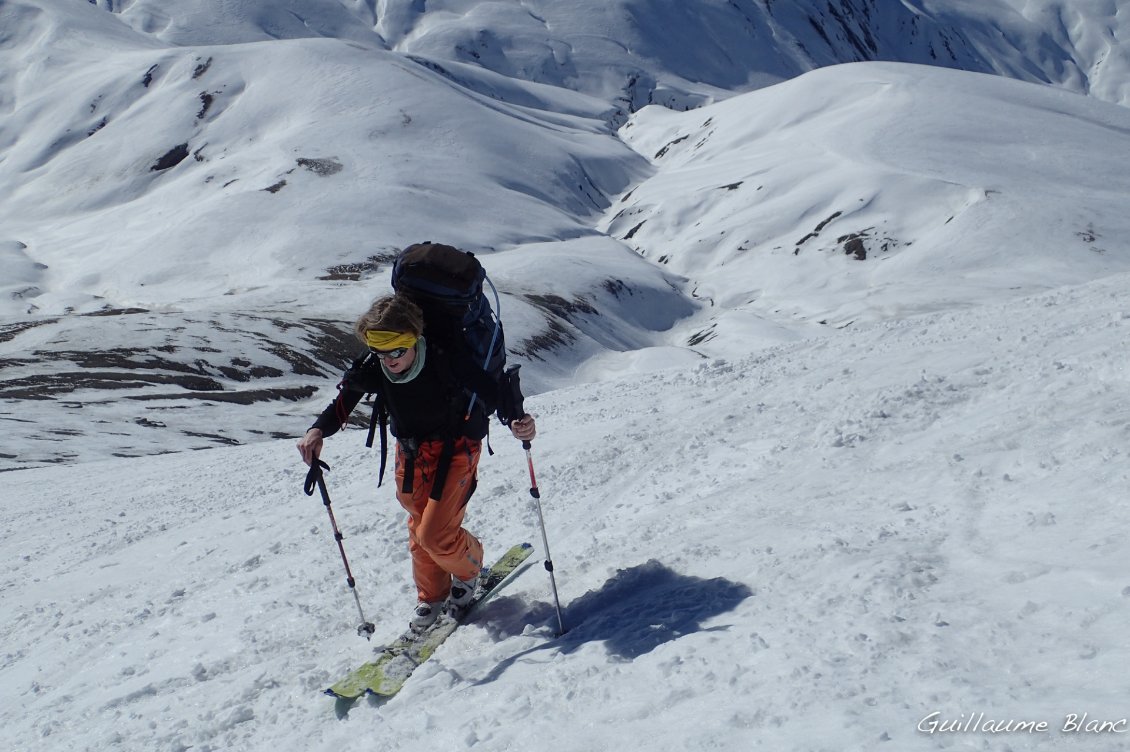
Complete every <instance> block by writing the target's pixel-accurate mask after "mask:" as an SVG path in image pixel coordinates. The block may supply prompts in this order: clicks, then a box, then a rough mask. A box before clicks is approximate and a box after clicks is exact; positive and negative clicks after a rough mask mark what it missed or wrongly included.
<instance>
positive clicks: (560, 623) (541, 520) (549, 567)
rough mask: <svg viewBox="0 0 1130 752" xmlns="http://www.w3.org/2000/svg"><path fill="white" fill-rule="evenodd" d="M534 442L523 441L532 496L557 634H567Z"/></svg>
mask: <svg viewBox="0 0 1130 752" xmlns="http://www.w3.org/2000/svg"><path fill="white" fill-rule="evenodd" d="M531 446H532V444H531V443H530V442H528V441H523V442H522V448H523V449H525V450H526V466H527V467H529V469H530V496H532V497H533V498H534V507H535V508H536V509H537V512H538V525H539V526H540V527H541V543H542V546H544V547H545V571H547V572H549V586H550V588H551V589H552V590H553V606H554V608H555V609H556V610H557V627H558V630H559V631H558V632H557V636H558V637H560V636H561V635H563V634H565V621H564V619H562V618H561V601H560V600H559V599H558V597H557V578H556V577H554V576H553V555H552V554H550V552H549V538H548V537H547V536H546V534H545V517H544V516H543V515H542V512H541V491H539V490H538V480H537V477H536V476H535V475H534V458H533V457H532V456H531V454H530V448H531Z"/></svg>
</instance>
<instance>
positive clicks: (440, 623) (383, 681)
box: [325, 543, 533, 700]
mask: <svg viewBox="0 0 1130 752" xmlns="http://www.w3.org/2000/svg"><path fill="white" fill-rule="evenodd" d="M531 553H533V546H532V545H530V544H529V543H520V544H518V545H517V546H514V547H513V548H511V549H510V550H509V551H507V552H506V553H505V554H503V555H502V557H501V558H500V559H499V560H498V561H497V562H495V563H494V564H493V565H492V566H491V567H490V568H489V569H488V570H487V571H486V573H485V576H483V577H480V580H479V586H478V587H477V588H476V589H475V595H474V597H473V598H472V599H471V603H470V605H469V606H467V610H466V611H465V612H464V614H463V616H462V617H461V618H460V619H454V618H452V617H450V616H448V615H447V614H443V615H442V616H440V617H439V618H438V619H436V621H435V623H433V624H432V625H431V626H430V627H428V628H427V629H426V630H424V631H423V632H422V633H420V634H416V633H415V632H411V631H408V632H405V633H404V634H402V635H401V636H400V637H398V638H396V639H395V640H393V641H392V642H391V643H389V644H388V645H386V646H385V647H383V648H381V649H380V654H379V655H378V656H377V657H376V658H375V659H374V660H372V661H369V662H368V663H365V664H363V665H361V666H360V667H358V668H356V669H354V670H353V671H351V672H350V673H349V674H348V675H346V676H345V677H344V678H343V679H342V680H341V681H339V682H337V683H336V684H334V685H333V686H332V687H329V688H328V689H326V690H325V693H326V694H327V695H330V696H331V697H337V698H341V699H344V700H355V699H357V698H358V697H361V696H362V695H365V694H374V695H380V696H383V697H391V696H393V695H395V694H396V693H397V692H399V691H400V688H401V687H403V686H404V683H405V682H406V681H408V677H410V676H411V675H412V672H413V671H415V670H416V667H417V666H419V665H420V664H421V663H423V662H424V661H426V660H428V659H429V658H431V657H432V655H433V654H434V653H435V651H436V650H437V649H438V648H439V646H440V645H442V644H443V642H444V640H446V639H447V638H448V637H449V636H450V635H451V633H452V632H454V631H455V629H456V627H458V626H459V624H460V622H462V621H465V620H466V619H467V618H468V617H470V616H471V614H472V613H474V611H475V609H476V608H478V606H479V605H481V604H482V603H483V602H484V601H486V600H487V599H488V598H490V597H491V596H492V595H494V594H495V593H496V592H497V591H498V590H499V588H500V586H501V585H502V583H503V582H504V581H505V580H506V578H508V577H509V576H510V575H512V574H514V572H515V571H516V570H517V569H518V567H519V566H521V564H522V562H524V561H525V560H526V559H528V558H529V557H530V554H531Z"/></svg>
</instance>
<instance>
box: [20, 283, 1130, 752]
mask: <svg viewBox="0 0 1130 752" xmlns="http://www.w3.org/2000/svg"><path fill="white" fill-rule="evenodd" d="M1126 282H1127V277H1126V276H1125V275H1122V276H1117V277H1112V278H1111V279H1109V280H1104V281H1101V282H1096V283H1092V284H1089V285H1083V286H1079V287H1070V288H1063V289H1061V290H1057V291H1055V292H1051V293H1045V294H1042V295H1037V296H1032V297H1028V298H1022V299H1018V300H1014V301H1010V302H1007V303H1004V304H999V305H986V306H982V307H978V308H975V309H971V310H966V311H957V312H944V313H934V314H928V315H924V316H920V317H913V318H908V319H905V320H901V321H898V322H888V323H880V324H874V325H870V326H866V327H859V328H853V329H849V330H846V331H844V332H841V333H840V334H839V335H838V336H837V337H834V338H827V339H824V340H817V341H812V340H807V341H802V342H799V343H796V344H791V345H782V346H778V347H775V348H771V349H768V350H766V351H764V352H761V353H759V354H756V355H750V356H744V357H736V358H733V359H711V360H709V361H703V362H702V363H700V364H699V365H697V366H691V367H686V366H680V367H675V368H670V369H666V370H660V371H654V372H651V373H648V374H642V375H636V376H631V377H626V378H622V379H616V380H611V381H606V382H603V383H598V384H588V385H585V386H583V387H577V388H572V389H562V390H557V391H554V392H550V393H547V394H544V395H541V396H540V397H537V398H534V399H531V400H530V401H529V405H528V407H530V408H532V409H533V411H534V412H535V413H536V414H537V416H538V419H539V426H540V428H541V438H539V439H537V440H536V441H535V442H534V449H533V456H534V460H535V467H536V468H537V472H538V481H539V487H540V489H541V492H542V496H543V505H544V508H545V513H546V522H547V528H548V532H549V538H550V545H551V547H552V552H553V560H554V564H555V567H556V573H557V580H558V586H559V589H560V593H561V597H562V602H563V603H564V615H565V620H566V626H567V627H568V628H569V631H568V632H567V634H565V635H564V636H563V637H560V638H556V639H555V638H554V637H553V633H554V631H555V629H556V619H555V616H554V613H553V609H552V605H551V604H552V599H551V596H550V592H549V583H548V577H547V576H546V574H545V573H544V572H543V571H541V567H540V566H531V567H528V568H527V569H526V570H525V571H523V572H522V573H521V574H520V575H519V576H518V577H517V578H516V579H514V580H513V581H512V582H511V583H510V584H509V585H508V586H507V588H506V589H505V590H503V591H502V593H501V594H500V595H499V596H498V597H497V598H496V599H495V600H493V601H491V602H490V603H489V605H487V606H486V607H484V609H483V610H482V612H481V614H480V615H479V617H478V618H477V619H476V620H475V621H473V622H472V623H470V624H467V625H464V627H462V628H461V629H460V630H459V631H458V632H456V633H455V635H453V637H452V638H451V639H450V640H449V641H448V643H447V644H446V645H445V646H444V647H443V649H442V650H441V651H440V652H439V653H437V655H436V656H435V658H433V659H432V660H431V661H430V662H428V663H425V664H424V665H423V666H422V667H421V668H420V669H418V671H417V672H416V674H415V675H414V677H413V678H412V680H411V681H410V682H409V683H408V685H407V686H406V687H405V688H404V690H403V691H402V692H401V694H400V695H398V696H397V697H396V698H394V699H393V700H392V701H391V702H388V703H387V704H385V705H383V706H382V705H378V704H376V703H371V702H369V701H365V700H363V701H360V702H358V703H357V704H356V705H354V706H353V707H352V708H340V707H339V708H338V709H337V710H338V713H339V714H338V715H337V716H335V704H334V701H333V700H331V699H329V698H326V697H323V696H321V695H320V694H319V692H320V690H321V689H323V688H324V687H325V686H328V684H330V683H332V682H333V681H334V680H335V679H336V678H337V677H338V676H339V675H341V674H342V673H343V672H345V671H346V670H347V669H348V668H349V667H351V666H353V665H355V664H356V663H357V662H358V661H359V660H361V659H362V658H364V656H365V655H367V654H369V653H370V651H371V647H370V645H369V644H367V643H365V642H364V641H363V640H361V639H360V638H359V637H357V636H356V635H355V633H354V628H355V627H356V626H357V622H358V621H359V619H358V616H357V611H356V608H355V604H354V603H353V600H352V598H351V597H350V595H349V590H348V588H347V587H346V585H345V582H344V573H343V570H342V568H341V562H340V560H339V558H338V553H337V551H336V547H335V545H334V542H333V539H332V535H331V531H330V528H329V524H328V519H327V517H326V515H325V513H324V511H323V509H321V508H320V507H321V506H322V505H321V503H320V502H319V501H318V500H317V498H316V497H315V498H309V497H307V496H305V495H304V494H303V493H302V492H301V484H302V479H303V476H304V472H303V468H302V467H300V463H298V462H297V461H296V459H297V453H296V452H295V451H294V449H293V447H292V443H291V442H290V441H275V442H264V443H257V444H254V445H250V446H245V447H238V448H231V449H216V450H208V451H204V452H196V453H189V454H176V455H167V456H162V457H154V458H149V459H146V460H144V461H138V460H110V461H104V462H90V463H84V464H82V465H80V466H78V467H77V468H70V467H60V468H44V469H37V470H26V471H23V472H18V473H11V474H9V475H7V476H6V478H5V481H6V483H5V486H4V494H5V498H6V499H7V501H6V503H5V504H4V507H3V518H2V519H3V523H2V529H3V533H4V536H3V541H4V542H3V544H0V545H2V546H3V555H4V561H6V562H8V565H7V566H6V569H5V572H4V581H3V585H2V586H0V587H2V588H3V598H4V602H5V604H6V609H7V610H8V612H9V613H10V614H11V618H10V619H9V620H6V622H5V626H4V644H5V646H6V647H5V656H4V664H3V671H4V677H5V680H4V685H3V687H4V689H3V692H4V695H5V696H4V702H3V703H2V707H3V710H0V713H2V714H3V724H4V729H5V731H4V735H5V738H6V743H7V746H8V747H10V748H12V749H37V748H39V749H42V748H48V749H75V748H82V749H91V750H95V749H114V748H122V749H210V750H220V749H248V750H258V749H262V750H267V749H278V748H283V749H309V750H331V749H340V748H342V747H343V746H366V747H367V746H373V747H377V746H379V747H380V748H382V749H395V750H400V749H403V750H416V749H423V748H425V747H428V748H434V747H437V746H438V747H444V748H454V749H462V748H479V747H481V748H483V749H518V748H531V747H545V746H547V745H548V748H552V749H555V750H578V751H579V750H588V749H594V748H596V749H610V748H627V749H649V750H683V749H688V748H702V749H710V748H716V749H733V750H739V749H741V750H744V749H767V750H769V749H806V750H807V749H813V750H815V749H828V750H833V749H835V750H849V749H850V750H868V749H877V748H882V747H883V746H884V744H883V742H889V744H890V746H891V748H892V749H939V748H940V749H968V748H978V747H980V746H989V747H991V748H1004V746H997V745H998V744H999V743H1000V741H1001V739H1004V740H1005V744H1006V745H1007V746H1009V747H1010V748H1014V749H1047V750H1063V749H1087V750H1097V749H1111V750H1113V749H1119V748H1121V746H1122V738H1121V737H1119V736H1118V735H1116V734H1109V733H1108V734H1091V735H1085V734H1071V733H1065V732H1062V731H1061V730H1060V729H1061V727H1062V725H1063V723H1065V719H1066V717H1067V715H1068V714H1070V713H1082V712H1087V713H1089V714H1090V717H1091V718H1099V719H1107V720H1117V719H1121V718H1124V717H1126V715H1127V707H1126V694H1125V672H1124V668H1125V666H1126V662H1127V660H1128V658H1130V656H1128V655H1127V649H1128V646H1127V642H1126V638H1125V630H1124V628H1123V625H1124V623H1125V621H1126V619H1127V618H1130V577H1128V575H1127V571H1130V569H1128V567H1130V550H1128V548H1127V533H1126V529H1127V526H1128V524H1130V519H1127V517H1128V514H1130V513H1128V512H1127V511H1126V508H1125V504H1124V503H1123V500H1124V497H1125V491H1126V490H1127V488H1128V481H1130V475H1128V471H1127V464H1126V459H1127V452H1126V445H1127V433H1128V429H1127V426H1128V425H1130V378H1128V377H1130V370H1128V366H1130V362H1128V361H1130V355H1128V353H1127V350H1126V348H1125V341H1126V333H1127V327H1128V326H1130V291H1128V288H1127V284H1126ZM363 435H364V432H363V431H361V430H356V429H355V430H352V431H347V432H346V433H344V434H343V435H341V436H338V437H334V438H333V439H331V440H330V442H329V444H328V445H327V451H326V453H325V454H324V457H325V459H326V461H327V462H328V463H329V464H330V465H331V467H332V470H331V471H330V472H329V473H328V474H327V483H328V487H329V490H330V494H331V498H332V499H333V501H334V509H335V514H336V515H337V518H338V522H339V524H340V525H341V527H342V529H343V531H344V533H345V535H346V539H345V541H344V543H345V545H346V550H347V552H348V553H349V555H350V558H351V563H352V566H353V570H354V574H355V576H356V578H357V588H358V593H359V595H360V597H361V602H362V605H363V607H364V608H365V609H366V612H367V616H369V618H370V619H372V620H374V621H375V622H376V624H377V633H376V637H375V642H381V641H387V640H389V639H391V638H392V637H394V636H395V635H396V634H397V633H398V631H399V630H400V629H401V626H402V623H403V621H404V619H405V618H406V617H405V614H406V613H407V611H408V610H409V607H410V605H411V600H412V598H413V593H412V590H411V588H410V586H409V584H408V583H409V574H408V573H409V564H408V559H407V552H406V550H405V546H404V543H403V540H402V538H403V537H404V532H403V530H402V527H403V520H402V519H401V513H400V512H399V511H398V508H397V506H396V504H395V502H394V500H393V499H392V498H391V495H390V492H388V491H387V489H382V490H381V491H377V490H376V489H375V481H374V475H375V464H376V457H375V455H374V454H372V453H370V452H367V451H366V450H365V449H364V447H363V446H362V444H363ZM493 444H494V446H495V449H496V451H497V454H496V455H495V456H494V457H491V458H488V459H487V460H486V461H485V462H484V463H483V467H482V483H481V485H480V490H479V492H478V495H477V497H476V498H475V500H474V502H473V504H472V507H471V513H470V517H469V525H470V526H471V527H472V528H473V529H475V530H477V531H479V532H480V533H481V534H482V536H483V538H484V542H485V543H486V545H487V546H488V550H491V551H494V552H501V551H502V550H503V549H504V548H506V547H507V546H509V545H510V544H512V543H514V542H517V541H521V540H530V541H531V542H535V543H540V540H539V537H540V536H539V533H538V532H537V530H538V529H537V525H536V521H535V518H534V515H533V511H532V505H531V502H530V500H529V498H528V495H527V488H526V486H527V485H528V479H527V475H526V473H525V460H524V455H523V454H522V452H521V449H520V447H519V445H518V443H517V442H515V441H513V440H512V439H509V438H508V437H505V436H502V431H501V430H499V431H496V432H495V438H494V440H493ZM539 549H540V546H539ZM538 556H543V557H544V552H541V551H540V550H539V552H538V553H536V554H535V558H536V557H538ZM975 712H984V713H986V714H987V717H989V716H991V717H992V718H994V719H1021V720H1023V719H1031V720H1035V721H1046V722H1047V723H1049V724H1051V727H1050V729H1049V730H1048V731H1047V732H1044V733H1031V734H1022V735H1015V734H1014V735H1006V736H1004V737H1001V738H997V737H994V736H993V735H991V734H988V735H987V734H978V733H944V734H943V733H938V734H933V735H931V734H927V733H923V732H921V731H918V730H917V728H916V727H917V725H918V724H919V721H920V720H922V719H925V718H927V717H928V716H929V715H930V714H931V713H940V714H941V717H942V718H943V719H958V718H959V716H960V715H961V714H965V715H966V716H968V715H969V714H971V713H975ZM563 729H567V730H568V734H565V735H563V731H562V730H563ZM547 739H552V740H553V741H552V742H547V741H546V740H547Z"/></svg>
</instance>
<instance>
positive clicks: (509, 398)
mask: <svg viewBox="0 0 1130 752" xmlns="http://www.w3.org/2000/svg"><path fill="white" fill-rule="evenodd" d="M521 367H522V366H521V364H519V363H515V364H514V365H511V366H507V367H506V370H505V371H504V372H503V375H504V377H505V378H504V379H503V388H504V389H505V390H506V393H505V394H504V395H502V400H501V402H502V404H503V405H504V406H505V409H506V413H507V415H506V420H505V423H506V424H507V425H510V421H512V420H520V419H521V418H522V416H523V415H525V414H526V408H525V407H524V406H523V405H522V402H523V400H524V398H523V397H522V382H521V379H520V378H519V376H518V369H520V368H521Z"/></svg>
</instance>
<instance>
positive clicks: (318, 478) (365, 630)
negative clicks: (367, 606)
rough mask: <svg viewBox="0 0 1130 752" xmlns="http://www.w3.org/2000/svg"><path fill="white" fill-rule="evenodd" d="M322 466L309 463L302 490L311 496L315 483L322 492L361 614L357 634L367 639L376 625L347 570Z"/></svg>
mask: <svg viewBox="0 0 1130 752" xmlns="http://www.w3.org/2000/svg"><path fill="white" fill-rule="evenodd" d="M322 468H325V469H326V470H329V469H330V466H329V465H327V464H326V463H324V462H322V461H321V460H320V459H318V458H317V457H315V458H314V461H313V462H312V463H310V472H308V473H306V483H305V485H304V486H303V490H304V491H306V495H307V496H313V495H314V486H315V485H316V486H317V487H318V491H320V492H321V494H322V504H324V505H325V507H326V513H327V514H329V516H330V526H331V527H333V531H334V540H336V541H337V550H338V551H340V552H341V563H342V564H344V565H345V581H346V583H347V584H348V585H349V589H350V591H352V593H353V600H354V601H356V602H357V613H359V614H361V626H359V627H357V634H358V635H360V636H361V637H364V638H365V639H366V640H369V639H372V637H373V632H375V631H377V627H376V625H375V624H373V622H371V621H369V620H368V619H366V618H365V611H364V610H362V608H361V598H360V596H358V595H357V581H356V580H354V579H353V572H351V571H350V570H349V559H348V558H346V556H345V546H344V545H342V542H341V541H342V539H343V538H345V536H344V535H342V534H341V530H340V529H339V528H338V526H337V519H336V518H335V517H334V510H333V507H331V506H330V493H329V491H327V490H326V480H325V478H324V477H323V475H322Z"/></svg>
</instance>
